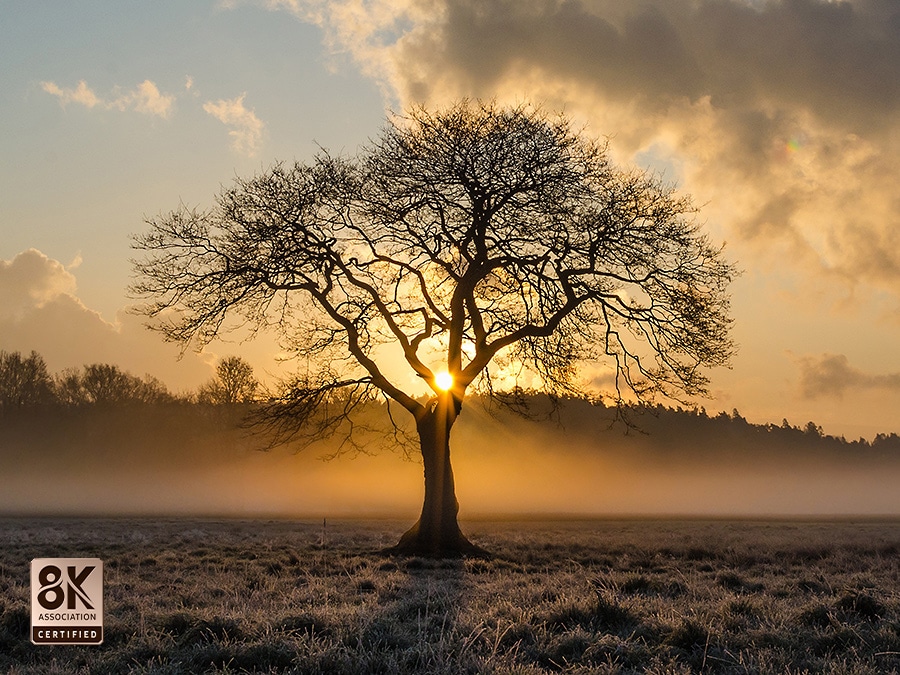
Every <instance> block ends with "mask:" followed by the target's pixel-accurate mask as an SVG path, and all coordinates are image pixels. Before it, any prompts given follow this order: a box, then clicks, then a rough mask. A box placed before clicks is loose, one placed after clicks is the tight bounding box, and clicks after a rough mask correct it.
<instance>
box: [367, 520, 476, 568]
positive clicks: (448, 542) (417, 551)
mask: <svg viewBox="0 0 900 675" xmlns="http://www.w3.org/2000/svg"><path fill="white" fill-rule="evenodd" d="M381 553H382V554H384V555H390V556H408V557H419V558H485V559H487V558H491V557H493V556H492V555H491V553H490V552H488V551H486V550H485V549H483V548H481V547H480V546H478V545H477V544H473V543H472V542H470V541H469V540H468V539H466V537H465V535H463V534H462V533H461V532H459V530H457V531H456V532H453V533H450V534H448V535H445V536H438V537H435V536H427V535H425V534H424V533H422V532H420V531H419V529H418V523H417V524H416V525H414V526H413V528H412V529H410V530H409V531H408V532H407V533H406V534H404V535H403V536H402V537H401V538H400V541H399V542H397V544H396V545H394V546H391V547H389V548H386V549H383V550H382V551H381Z"/></svg>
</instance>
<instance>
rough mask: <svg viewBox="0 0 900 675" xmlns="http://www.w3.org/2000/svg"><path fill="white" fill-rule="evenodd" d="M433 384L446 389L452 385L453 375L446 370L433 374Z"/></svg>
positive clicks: (443, 389)
mask: <svg viewBox="0 0 900 675" xmlns="http://www.w3.org/2000/svg"><path fill="white" fill-rule="evenodd" d="M434 384H435V385H436V386H437V388H438V389H440V390H442V391H447V390H449V389H450V387H452V386H453V376H452V375H451V374H450V373H448V372H446V371H442V372H440V373H438V374H437V375H435V376H434Z"/></svg>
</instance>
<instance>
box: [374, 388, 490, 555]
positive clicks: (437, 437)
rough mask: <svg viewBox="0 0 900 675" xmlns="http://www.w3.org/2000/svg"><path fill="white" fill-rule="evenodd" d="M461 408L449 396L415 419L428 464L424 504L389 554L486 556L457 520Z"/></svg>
mask: <svg viewBox="0 0 900 675" xmlns="http://www.w3.org/2000/svg"><path fill="white" fill-rule="evenodd" d="M461 407H462V402H461V401H459V400H458V399H456V398H455V397H454V396H452V395H451V394H449V393H447V394H444V395H441V396H439V397H436V398H434V399H432V400H431V401H430V402H429V404H428V408H427V409H426V412H425V413H424V414H423V415H422V416H421V417H420V418H419V419H418V420H416V428H417V429H418V432H419V446H420V448H421V451H422V460H423V462H424V465H425V501H424V503H423V504H422V515H421V516H419V520H418V522H416V524H415V525H413V526H412V527H411V528H410V529H409V530H408V531H407V532H406V533H405V534H404V535H403V536H402V537H401V538H400V541H399V543H398V544H397V545H396V546H394V547H392V548H390V549H388V550H387V552H388V553H399V554H402V555H421V556H428V557H433V558H451V557H460V556H484V555H487V552H486V551H484V550H483V549H481V548H479V547H478V546H476V545H475V544H473V543H471V542H470V541H469V540H468V539H466V537H465V535H463V533H462V532H461V531H460V529H459V524H458V523H457V519H456V515H457V513H458V512H459V502H458V501H456V489H455V486H454V483H453V468H452V467H451V466H450V429H451V427H452V426H453V423H454V422H455V421H456V417H457V415H458V414H459V411H460V408H461Z"/></svg>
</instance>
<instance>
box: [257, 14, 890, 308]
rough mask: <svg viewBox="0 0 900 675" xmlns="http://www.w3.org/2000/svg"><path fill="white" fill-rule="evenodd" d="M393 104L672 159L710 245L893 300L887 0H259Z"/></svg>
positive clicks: (626, 155) (625, 156) (621, 153)
mask: <svg viewBox="0 0 900 675" xmlns="http://www.w3.org/2000/svg"><path fill="white" fill-rule="evenodd" d="M257 4H262V5H263V6H266V7H268V8H269V9H273V10H274V9H279V10H284V11H289V12H291V13H292V14H294V15H295V16H297V17H299V18H300V19H302V20H303V21H308V22H311V23H315V24H317V25H319V26H321V27H322V29H323V30H324V32H325V35H326V42H327V44H328V46H329V47H330V48H331V50H332V51H333V52H335V53H340V54H346V55H349V56H350V58H351V59H353V60H354V62H355V63H356V64H357V66H358V67H359V69H360V70H361V71H362V72H364V73H365V74H367V75H369V76H371V77H373V78H375V79H377V80H378V81H379V82H380V83H381V84H382V86H383V88H384V91H385V92H386V95H387V96H388V97H389V98H390V100H391V101H392V104H399V105H400V106H405V105H407V104H409V103H412V102H425V103H428V104H430V105H435V104H440V103H444V102H446V101H448V100H451V99H455V98H459V97H461V96H476V97H482V98H497V99H499V100H501V101H521V100H522V99H530V100H533V101H537V102H539V103H542V104H544V105H545V107H548V108H551V109H553V108H560V109H565V110H566V111H567V112H568V113H569V114H570V116H572V117H573V118H574V119H575V121H576V122H578V123H582V122H583V123H586V124H587V125H588V128H589V129H590V130H591V131H592V133H596V134H598V135H605V134H609V135H611V136H612V150H613V152H614V153H615V155H616V158H617V159H620V160H625V161H631V160H633V158H634V157H636V156H642V155H646V153H647V151H648V149H651V148H658V149H663V150H665V151H666V152H667V153H669V154H670V155H671V156H673V157H677V159H678V162H677V165H678V166H679V167H681V175H679V176H677V178H678V180H679V182H680V184H681V187H682V188H683V189H684V190H686V191H687V192H690V193H692V194H694V196H695V198H696V201H697V203H700V204H704V208H703V213H704V216H705V217H706V218H707V219H708V220H709V221H711V222H712V223H714V224H716V225H717V226H720V227H721V228H722V233H723V236H724V237H727V238H729V239H731V240H738V241H739V242H740V243H741V244H742V245H743V246H744V248H745V249H747V250H748V251H751V252H753V253H754V254H756V255H759V256H762V258H763V259H766V260H768V261H769V262H770V263H771V262H772V261H774V260H783V259H784V256H783V255H782V254H784V253H787V254H789V255H790V259H791V260H792V261H793V263H794V264H797V265H803V266H805V267H806V268H807V269H812V270H814V271H815V272H817V273H818V274H819V275H820V276H824V277H827V278H833V279H837V280H840V281H841V282H842V283H846V284H849V285H853V284H857V283H860V282H864V283H868V284H874V285H877V286H880V287H881V288H883V289H886V290H887V291H888V292H890V293H892V294H895V295H898V296H900V291H898V289H900V197H898V196H897V190H896V176H897V175H900V78H898V77H897V64H898V63H900V4H898V3H897V2H895V0H850V1H829V0H760V1H752V2H751V1H750V0H646V1H643V2H640V3H623V2H618V1H615V0H593V1H591V2H587V1H586V0H567V1H565V2H561V1H559V0H404V1H401V2H394V1H388V0H335V1H331V2H325V1H324V0H259V2H257Z"/></svg>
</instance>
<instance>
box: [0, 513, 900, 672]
mask: <svg viewBox="0 0 900 675" xmlns="http://www.w3.org/2000/svg"><path fill="white" fill-rule="evenodd" d="M404 525H405V523H397V522H389V521H370V522H360V521H352V522H351V521H337V522H333V523H332V522H329V528H328V533H327V539H326V541H325V545H324V546H323V545H322V524H321V522H315V523H314V522H308V521H307V522H288V521H207V520H166V521H148V520H71V519H68V520H61V519H60V520H55V519H32V520H29V519H6V520H0V541H2V542H4V545H3V546H2V549H0V672H9V673H69V672H78V673H127V672H131V673H181V672H231V673H240V672H258V673H482V672H488V673H490V672H494V673H520V674H523V675H524V674H526V673H528V674H530V673H544V672H571V673H698V672H703V673H891V672H900V556H898V552H900V525H898V524H897V523H893V522H866V523H779V522H770V523H750V522H725V521H717V522H714V521H708V522H704V521H684V522H679V521H584V522H540V523H538V522H532V523H523V522H513V521H509V522H493V523H488V522H472V523H468V524H467V525H466V530H467V533H469V534H470V536H471V538H472V539H473V541H476V542H477V543H479V544H481V545H482V546H485V547H486V548H488V549H489V550H491V551H493V552H495V553H496V557H495V558H494V559H492V560H467V561H433V560H425V559H418V558H412V559H395V558H387V557H384V556H381V555H379V554H377V553H375V551H377V550H379V549H380V548H382V547H384V546H387V545H389V544H392V543H394V541H395V540H396V538H397V537H398V536H399V534H400V532H401V531H402V530H403V528H404ZM49 556H97V557H100V558H102V559H103V560H104V561H105V570H106V579H105V580H106V600H105V602H106V641H105V643H104V644H103V645H102V646H101V647H46V646H42V647H35V646H33V645H31V644H30V642H29V641H28V637H27V635H28V627H29V620H30V619H29V597H30V595H29V588H28V566H29V562H30V560H31V559H32V558H34V557H49Z"/></svg>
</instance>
